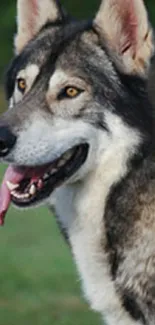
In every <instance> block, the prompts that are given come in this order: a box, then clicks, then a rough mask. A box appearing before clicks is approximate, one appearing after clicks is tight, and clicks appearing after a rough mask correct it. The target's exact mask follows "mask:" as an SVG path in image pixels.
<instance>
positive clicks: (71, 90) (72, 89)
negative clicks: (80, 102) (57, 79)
mask: <svg viewBox="0 0 155 325" xmlns="http://www.w3.org/2000/svg"><path fill="white" fill-rule="evenodd" d="M79 93H80V90H79V89H78V88H75V87H68V88H66V95H67V97H70V98H73V97H76V96H77V95H78V94H79Z"/></svg>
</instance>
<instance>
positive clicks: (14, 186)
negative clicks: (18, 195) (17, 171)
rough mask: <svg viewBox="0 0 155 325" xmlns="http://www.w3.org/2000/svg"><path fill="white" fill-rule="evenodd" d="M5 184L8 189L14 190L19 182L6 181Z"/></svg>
mask: <svg viewBox="0 0 155 325" xmlns="http://www.w3.org/2000/svg"><path fill="white" fill-rule="evenodd" d="M6 185H7V187H8V189H9V190H10V191H14V190H16V189H17V188H18V187H19V184H13V183H11V182H9V181H7V182H6Z"/></svg>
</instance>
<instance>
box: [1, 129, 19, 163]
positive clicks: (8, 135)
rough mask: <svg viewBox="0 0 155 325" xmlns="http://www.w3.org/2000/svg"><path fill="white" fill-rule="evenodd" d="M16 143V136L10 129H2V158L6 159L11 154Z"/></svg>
mask: <svg viewBox="0 0 155 325" xmlns="http://www.w3.org/2000/svg"><path fill="white" fill-rule="evenodd" d="M15 143H16V136H15V135H14V134H13V133H12V132H11V131H10V130H9V128H8V127H5V126H2V127H0V157H5V156H6V155H8V154H9V152H10V151H11V149H12V148H13V146H14V145H15Z"/></svg>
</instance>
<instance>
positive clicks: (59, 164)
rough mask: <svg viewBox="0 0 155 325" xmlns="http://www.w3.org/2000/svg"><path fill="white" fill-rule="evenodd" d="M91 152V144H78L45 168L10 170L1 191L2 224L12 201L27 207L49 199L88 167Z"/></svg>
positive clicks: (0, 217)
mask: <svg viewBox="0 0 155 325" xmlns="http://www.w3.org/2000/svg"><path fill="white" fill-rule="evenodd" d="M88 149H89V146H88V144H81V145H78V146H76V147H74V148H72V149H70V150H68V151H66V152H65V153H64V154H63V155H62V156H61V157H59V158H58V159H57V160H55V161H53V162H52V163H50V164H48V165H44V166H41V167H9V168H8V170H7V172H6V174H5V177H4V181H3V184H2V188H1V192H0V223H1V224H2V223H3V221H4V216H5V214H6V212H7V210H8V208H9V205H10V203H11V201H12V202H13V203H14V204H15V205H17V206H18V207H23V208H24V207H29V206H31V205H33V204H37V203H39V202H40V201H42V200H44V199H46V198H48V197H49V195H51V193H52V192H53V191H54V189H55V188H57V187H59V186H60V185H62V184H63V183H64V182H65V181H67V180H68V179H69V178H71V177H72V176H73V175H74V174H75V173H76V172H77V170H78V169H79V168H80V167H81V166H82V165H83V164H84V162H85V160H86V158H87V155H88Z"/></svg>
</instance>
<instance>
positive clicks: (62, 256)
mask: <svg viewBox="0 0 155 325" xmlns="http://www.w3.org/2000/svg"><path fill="white" fill-rule="evenodd" d="M105 1H108V0H105ZM154 1H155V0H146V5H147V6H148V8H149V14H150V19H151V21H152V23H154V22H155V2H154ZM62 2H63V3H64V4H65V6H66V7H67V8H68V9H69V10H70V12H71V13H73V14H74V15H76V16H77V17H87V16H93V14H94V13H95V10H96V9H97V7H98V6H99V3H100V1H99V0H87V1H81V2H80V1H79V0H74V1H73V0H64V1H62ZM81 4H82V5H81ZM15 7H16V1H15V0H7V1H6V0H1V1H0V24H1V28H0V44H1V47H0V76H1V77H0V84H1V87H0V111H3V110H4V107H5V102H4V96H3V90H2V89H3V88H2V82H3V75H4V71H5V68H6V65H7V63H8V62H9V59H10V58H11V56H12V54H13V51H12V40H13V35H14V33H15V30H16V24H15V22H16V8H15ZM4 169H5V166H2V167H1V168H0V174H1V175H2V174H3V172H4ZM81 296H82V295H81V290H80V281H79V276H78V275H77V273H76V270H75V267H74V265H73V262H72V258H71V254H70V252H69V249H68V247H67V245H66V244H65V243H64V241H63V239H62V238H61V235H60V233H59V231H58V228H57V226H56V223H55V220H54V217H53V216H52V215H51V214H50V213H49V212H48V211H47V210H46V208H40V209H37V210H34V211H25V212H21V211H17V210H15V209H13V208H12V209H10V211H9V213H8V216H7V222H6V226H5V227H4V228H3V229H0V325H15V324H16V325H18V324H20V325H27V324H30V325H32V324H37V325H51V324H52V325H73V324H74V325H99V324H100V318H99V316H98V315H95V314H94V313H92V312H90V311H89V308H88V306H87V304H86V303H85V302H84V301H83V299H82V297H81Z"/></svg>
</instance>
